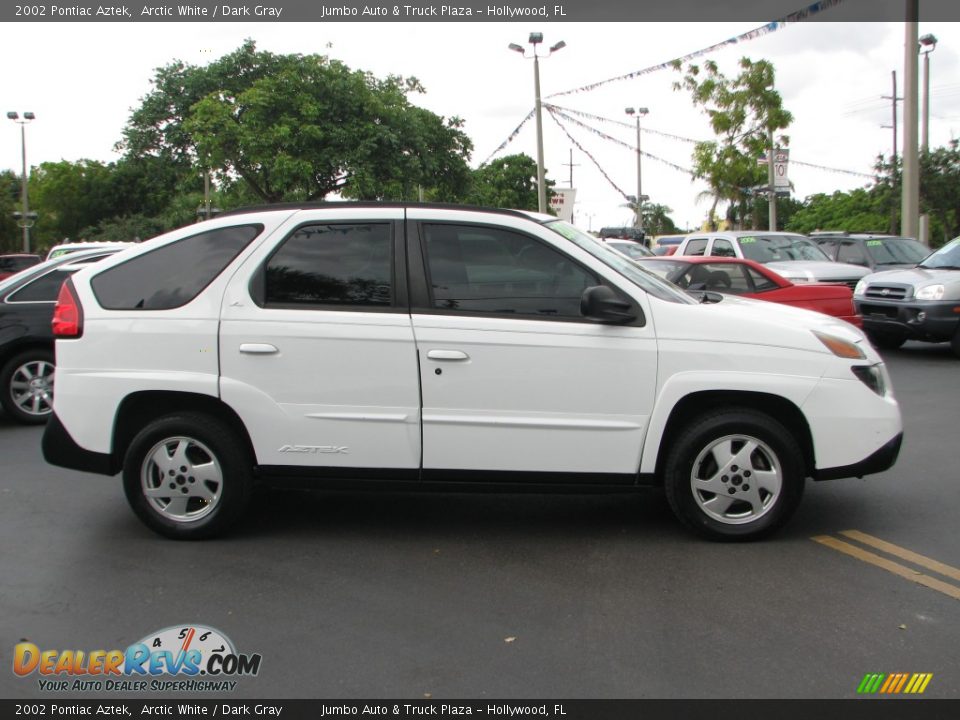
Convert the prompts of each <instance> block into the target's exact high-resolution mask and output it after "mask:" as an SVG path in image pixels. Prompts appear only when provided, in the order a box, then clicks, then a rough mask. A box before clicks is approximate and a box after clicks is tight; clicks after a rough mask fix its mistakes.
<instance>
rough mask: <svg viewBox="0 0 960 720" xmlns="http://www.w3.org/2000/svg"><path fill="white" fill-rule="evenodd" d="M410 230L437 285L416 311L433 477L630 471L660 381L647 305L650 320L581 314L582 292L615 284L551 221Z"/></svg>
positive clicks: (577, 477) (427, 460) (428, 472)
mask: <svg viewBox="0 0 960 720" xmlns="http://www.w3.org/2000/svg"><path fill="white" fill-rule="evenodd" d="M415 213H416V211H413V210H411V211H410V216H411V218H412V219H414V218H415V217H416V215H415ZM410 227H411V229H410V230H408V235H410V233H416V234H417V235H418V237H419V242H420V247H421V248H422V252H423V257H424V261H423V264H424V268H425V269H424V273H425V278H424V281H423V282H424V285H426V286H427V287H426V289H427V293H426V294H427V298H426V301H425V302H420V303H419V304H420V305H421V307H417V306H416V304H417V303H415V307H414V310H413V327H414V333H415V336H416V343H417V351H418V354H419V360H420V376H421V387H422V396H423V469H424V477H425V478H427V479H438V480H444V479H458V478H459V479H468V480H469V479H474V478H475V479H496V478H495V476H494V475H493V474H492V472H491V471H502V472H504V473H510V474H513V475H514V476H515V477H523V476H521V475H517V474H518V473H537V474H538V475H530V476H529V479H531V480H536V479H538V478H544V476H543V475H540V474H541V473H548V474H550V475H551V476H552V477H551V479H566V480H569V481H571V482H578V481H580V482H591V481H598V480H607V481H622V482H632V480H633V479H634V478H635V476H636V473H637V470H638V468H639V463H640V449H641V445H642V443H643V436H644V432H645V430H646V425H647V421H648V418H649V415H650V411H651V408H652V404H653V394H654V388H655V385H656V369H657V368H656V357H657V356H656V342H655V339H654V333H653V328H652V322H651V321H650V316H649V311H648V309H647V314H646V322H645V324H643V325H642V326H641V325H601V324H597V323H594V322H590V321H588V320H586V319H585V318H583V317H582V316H581V314H580V298H581V295H582V294H583V290H584V289H585V288H587V287H590V286H594V285H598V284H603V282H604V281H603V279H602V278H601V277H600V276H599V275H598V274H597V272H595V271H594V270H591V269H590V268H589V267H588V265H589V261H588V260H586V259H585V258H581V259H580V260H576V259H574V258H572V257H570V256H568V255H567V254H565V253H564V252H562V251H560V250H559V249H558V248H557V247H556V246H554V245H553V244H552V242H550V240H549V239H548V238H549V237H551V236H552V235H553V232H552V231H550V230H547V229H542V230H541V231H540V233H539V236H538V235H537V234H532V233H530V232H525V231H523V230H520V229H518V230H509V229H505V228H503V227H493V226H488V225H483V224H470V223H462V222H459V223H455V222H450V223H442V222H431V221H429V220H427V219H424V220H423V222H420V223H411V226H410ZM521 227H522V226H521ZM538 230H539V228H538ZM557 237H558V239H559V236H557ZM411 242H412V240H411ZM583 255H586V253H583ZM413 282H414V275H413V271H411V283H413Z"/></svg>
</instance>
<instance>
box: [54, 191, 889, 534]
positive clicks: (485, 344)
mask: <svg viewBox="0 0 960 720" xmlns="http://www.w3.org/2000/svg"><path fill="white" fill-rule="evenodd" d="M701 299H703V298H699V299H698V298H694V297H691V296H690V295H687V294H686V293H684V292H682V291H681V290H679V289H678V288H677V287H675V286H673V285H671V284H669V283H667V282H665V281H662V280H660V279H659V278H657V277H656V276H654V275H653V274H651V273H648V272H646V271H644V270H642V269H640V268H638V267H637V266H636V265H635V264H634V263H632V262H630V261H629V260H627V259H626V258H624V257H623V256H622V255H620V254H619V253H616V252H614V251H611V250H610V249H608V248H606V247H604V246H603V245H601V244H599V243H597V242H596V240H594V238H592V237H591V236H589V235H587V234H586V233H583V232H581V231H580V230H578V229H576V228H575V227H573V226H572V225H569V224H568V223H565V222H563V221H561V220H558V219H556V218H553V217H548V216H541V215H532V214H529V213H522V212H515V211H505V210H489V209H482V208H468V207H456V206H436V205H402V204H396V205H393V204H366V203H339V204H319V205H298V206H280V207H277V206H273V207H267V208H260V209H254V210H249V211H243V212H239V211H238V212H234V213H229V214H225V215H221V216H220V217H218V218H217V219H215V220H210V221H207V222H203V223H199V224H197V225H193V226H191V227H187V228H183V229H180V230H177V231H174V232H171V233H168V234H166V235H163V236H161V237H158V238H155V239H153V240H150V241H147V242H144V243H143V244H142V245H141V246H139V247H137V248H136V249H135V250H133V251H129V252H127V253H125V254H123V255H122V256H121V257H117V258H108V259H106V260H104V261H102V262H100V263H98V264H97V265H96V266H95V267H91V268H89V269H85V270H81V271H80V272H78V273H77V274H76V275H74V276H73V277H72V278H71V280H70V281H69V282H68V283H66V284H65V285H64V289H63V290H62V292H61V296H60V300H59V302H58V305H57V309H56V313H55V317H54V321H53V327H54V332H55V334H56V335H57V337H58V340H57V394H56V397H55V403H54V411H55V415H54V418H53V419H52V420H51V422H50V423H49V425H48V427H47V430H46V434H45V436H44V441H43V448H44V454H45V456H46V458H47V460H48V461H49V462H51V463H54V464H57V465H61V466H64V467H69V468H76V469H79V470H86V471H92V472H101V473H105V474H115V473H118V472H121V471H122V473H123V483H124V488H125V491H126V494H127V497H128V499H129V502H130V504H131V506H132V507H133V510H134V511H135V512H136V514H137V515H138V516H139V517H140V518H141V519H142V520H143V521H144V522H145V523H146V524H147V525H148V526H149V527H151V528H152V529H154V530H155V531H157V532H159V533H161V534H164V535H166V536H169V537H173V538H202V537H208V536H211V535H214V534H216V533H219V532H221V531H223V530H225V529H227V528H228V527H230V526H232V525H234V524H235V523H236V521H237V520H238V519H239V518H240V517H241V516H242V514H243V513H244V511H245V509H246V507H247V505H248V504H249V501H250V496H251V489H252V487H253V486H254V484H255V483H259V482H264V483H266V482H282V481H289V480H300V481H301V482H302V481H304V480H306V481H308V482H310V483H312V484H313V485H315V486H316V487H323V486H325V485H330V484H336V485H337V486H338V487H344V486H346V487H355V488H366V487H391V488H402V487H409V488H424V487H441V486H442V487H446V488H450V487H454V488H457V489H478V488H495V489H497V490H499V491H503V490H509V489H518V488H524V489H529V488H530V486H531V485H534V486H535V487H537V488H541V489H547V488H564V489H576V490H580V491H593V490H602V491H610V490H625V491H627V490H632V489H635V488H637V487H641V486H645V485H655V484H656V485H663V486H664V487H665V490H666V495H667V498H668V500H669V502H670V504H671V506H672V508H673V510H674V511H675V513H676V514H677V516H678V517H679V518H680V520H682V521H683V522H684V523H685V524H686V525H688V526H689V527H691V528H693V529H694V530H696V531H698V532H700V533H702V534H704V535H706V536H708V537H712V538H721V539H730V538H748V537H758V536H761V535H764V534H766V533H769V532H770V531H772V530H774V529H775V528H777V527H779V526H781V525H783V523H784V522H785V521H786V520H787V519H788V517H789V516H790V515H791V513H792V512H793V511H794V509H795V508H796V506H797V503H798V502H799V500H800V497H801V494H802V492H803V487H804V480H805V478H814V479H818V480H822V479H828V478H839V477H851V476H862V475H866V474H869V473H876V472H881V471H883V470H886V469H887V468H889V467H890V466H891V465H892V464H893V462H894V461H895V459H896V457H897V453H898V450H899V446H900V439H901V420H900V412H899V408H898V406H897V403H896V401H895V400H894V398H893V395H892V394H891V390H890V384H889V379H888V377H887V372H886V370H885V368H884V365H883V363H882V362H881V359H880V357H879V356H878V355H877V353H876V351H875V350H874V349H873V348H872V347H871V346H870V344H869V343H868V342H866V340H865V338H864V336H863V334H862V333H861V332H860V331H859V330H857V329H856V328H854V327H852V326H851V325H849V324H847V323H844V322H840V321H837V320H835V319H832V318H830V317H828V316H825V315H822V314H819V313H813V312H807V311H803V310H796V309H791V308H784V307H778V306H775V305H773V304H770V303H761V302H751V301H743V300H729V299H725V300H720V301H718V297H716V296H713V295H710V294H707V295H706V298H705V299H706V300H707V302H701V301H700V300H701ZM374 481H376V482H375V484H374Z"/></svg>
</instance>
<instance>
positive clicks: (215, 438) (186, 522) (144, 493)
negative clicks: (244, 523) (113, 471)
mask: <svg viewBox="0 0 960 720" xmlns="http://www.w3.org/2000/svg"><path fill="white" fill-rule="evenodd" d="M123 488H124V492H125V493H126V496H127V501H128V502H129V503H130V507H132V508H133V511H134V512H135V513H136V514H137V516H138V517H139V518H140V519H141V520H142V521H143V522H144V523H145V524H146V525H147V526H148V527H149V528H150V529H151V530H154V531H155V532H157V533H159V534H161V535H164V536H166V537H169V538H173V539H176V540H200V539H204V538H209V537H213V536H215V535H218V534H221V533H223V532H224V531H226V530H228V529H229V528H230V527H231V526H233V525H234V524H236V522H237V521H238V520H239V519H240V518H241V516H242V515H243V513H244V511H245V510H246V508H247V506H248V505H249V503H250V497H251V494H252V491H253V467H252V461H251V459H250V456H249V452H248V451H247V449H246V447H245V446H244V444H243V443H242V442H241V441H240V440H239V439H238V438H237V435H236V433H235V432H234V431H233V430H231V428H230V427H229V426H228V425H227V424H225V423H224V422H222V421H221V420H219V419H218V418H216V417H213V416H210V415H206V414H201V413H182V414H175V415H168V416H166V417H162V418H160V419H158V420H155V421H154V422H152V423H150V424H149V425H147V426H146V427H144V428H143V429H142V430H141V431H140V432H139V433H138V434H137V436H136V437H135V438H134V439H133V442H132V443H131V444H130V447H129V448H128V450H127V453H126V456H125V459H124V466H123Z"/></svg>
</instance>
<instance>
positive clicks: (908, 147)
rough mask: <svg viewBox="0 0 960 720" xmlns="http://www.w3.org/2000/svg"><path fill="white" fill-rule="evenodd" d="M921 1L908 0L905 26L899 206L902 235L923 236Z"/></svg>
mask: <svg viewBox="0 0 960 720" xmlns="http://www.w3.org/2000/svg"><path fill="white" fill-rule="evenodd" d="M919 18H920V1H919V0H907V18H906V19H907V22H906V23H904V29H905V38H904V52H903V69H904V73H905V74H906V77H905V78H904V80H903V97H904V101H903V196H902V200H901V206H900V208H901V209H900V234H901V235H904V236H906V237H912V238H916V237H919V236H920V158H919V150H918V147H917V145H918V140H919V134H920V133H919V130H920V127H919V126H920V121H919V117H918V115H919V110H920V103H919V101H918V95H919V93H918V92H917V71H918V69H919V64H920V63H919V57H918V55H919V52H918V50H919V47H920V46H919V37H918V36H919Z"/></svg>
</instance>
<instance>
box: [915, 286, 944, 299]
mask: <svg viewBox="0 0 960 720" xmlns="http://www.w3.org/2000/svg"><path fill="white" fill-rule="evenodd" d="M942 298H943V285H927V286H926V287H922V288H920V289H919V290H917V300H940V299H942Z"/></svg>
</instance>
